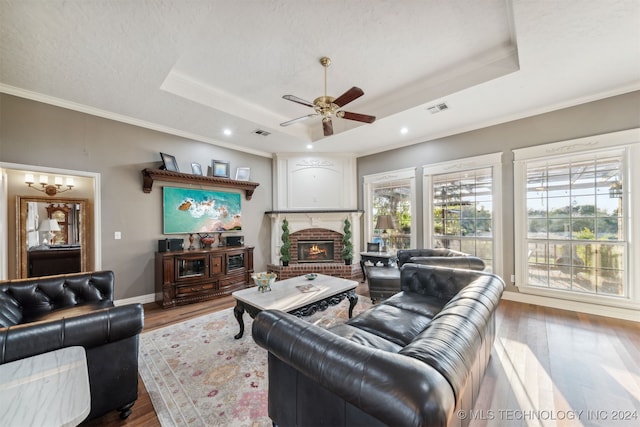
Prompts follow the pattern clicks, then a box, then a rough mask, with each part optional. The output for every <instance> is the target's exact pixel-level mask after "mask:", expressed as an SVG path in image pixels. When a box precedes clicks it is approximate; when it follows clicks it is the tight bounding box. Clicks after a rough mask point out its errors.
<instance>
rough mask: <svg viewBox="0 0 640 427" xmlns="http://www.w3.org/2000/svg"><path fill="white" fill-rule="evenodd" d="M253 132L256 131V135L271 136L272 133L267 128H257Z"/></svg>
mask: <svg viewBox="0 0 640 427" xmlns="http://www.w3.org/2000/svg"><path fill="white" fill-rule="evenodd" d="M253 133H255V134H256V135H260V136H269V135H271V132H267V131H266V130H262V129H256V130H254V131H253Z"/></svg>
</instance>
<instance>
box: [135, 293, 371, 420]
mask: <svg viewBox="0 0 640 427" xmlns="http://www.w3.org/2000/svg"><path fill="white" fill-rule="evenodd" d="M348 307H349V302H348V301H347V300H345V301H342V302H341V303H340V304H338V305H336V306H332V307H329V308H328V309H327V310H325V311H321V312H317V313H315V314H314V315H312V316H309V317H305V318H303V319H304V320H306V321H308V322H312V323H315V324H318V325H320V326H322V327H329V326H331V325H332V324H336V323H341V322H344V321H346V320H347V317H348ZM369 307H371V302H370V300H369V299H368V298H366V297H362V296H359V301H358V304H357V305H356V307H355V309H354V316H355V315H356V314H357V313H359V312H362V311H364V310H366V309H367V308H369ZM244 321H245V334H244V336H243V337H242V338H241V339H239V340H236V339H234V338H233V336H234V335H235V334H236V333H237V332H238V323H237V321H236V319H235V317H234V316H233V309H231V308H229V309H226V310H222V311H219V312H216V313H212V314H208V315H205V316H201V317H197V318H194V319H190V320H187V321H185V322H181V323H177V324H174V325H171V326H167V327H164V328H161V329H156V330H153V331H150V332H145V333H143V334H142V335H141V339H140V356H139V362H140V363H139V370H140V376H141V377H142V381H143V382H144V385H145V387H146V389H147V391H148V392H149V396H150V397H151V402H152V403H153V407H154V409H155V411H156V413H157V415H158V419H159V420H160V424H161V425H162V426H163V427H173V426H178V427H180V426H238V427H244V426H252V427H258V426H271V420H270V419H269V417H268V416H267V390H268V378H267V351H266V350H264V349H263V348H262V347H259V346H258V345H256V344H255V343H254V342H253V339H252V337H251V325H252V320H251V318H250V317H249V316H248V315H247V314H245V315H244Z"/></svg>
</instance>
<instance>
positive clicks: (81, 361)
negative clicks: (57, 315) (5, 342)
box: [0, 346, 91, 427]
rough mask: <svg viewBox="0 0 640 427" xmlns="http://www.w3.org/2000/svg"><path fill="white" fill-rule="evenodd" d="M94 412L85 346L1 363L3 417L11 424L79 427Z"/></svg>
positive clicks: (0, 380)
mask: <svg viewBox="0 0 640 427" xmlns="http://www.w3.org/2000/svg"><path fill="white" fill-rule="evenodd" d="M90 411H91V392H90V389H89V374H88V372H87V358H86V354H85V351H84V348H83V347H79V346H74V347H65V348H61V349H59V350H55V351H51V352H49V353H43V354H38V355H35V356H32V357H27V358H25V359H20V360H16V361H14V362H9V363H5V364H3V365H0V420H2V425H7V426H45V425H46V426H65V427H66V426H77V425H78V424H80V422H82V421H83V420H84V419H85V418H86V417H87V415H89V412H90Z"/></svg>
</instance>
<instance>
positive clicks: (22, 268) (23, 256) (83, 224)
mask: <svg viewBox="0 0 640 427" xmlns="http://www.w3.org/2000/svg"><path fill="white" fill-rule="evenodd" d="M28 202H36V203H47V204H50V203H74V204H78V205H80V215H79V216H78V217H79V221H80V224H79V230H78V231H79V232H80V270H81V271H87V208H88V199H73V198H68V199H67V198H65V199H52V198H48V199H46V198H44V197H24V196H16V230H18V232H17V233H16V248H18V249H19V250H18V256H17V257H16V260H17V264H18V265H17V271H18V273H19V277H20V278H26V277H27V276H28V271H27V247H26V244H25V242H26V241H27V227H26V223H27V203H28Z"/></svg>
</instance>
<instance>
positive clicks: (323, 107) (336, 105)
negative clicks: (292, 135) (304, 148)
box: [280, 56, 376, 136]
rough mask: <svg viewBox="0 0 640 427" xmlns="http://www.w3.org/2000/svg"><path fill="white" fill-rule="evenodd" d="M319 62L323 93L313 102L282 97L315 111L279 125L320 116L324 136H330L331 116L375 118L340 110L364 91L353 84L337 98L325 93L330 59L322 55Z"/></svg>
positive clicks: (331, 128)
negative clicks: (322, 68)
mask: <svg viewBox="0 0 640 427" xmlns="http://www.w3.org/2000/svg"><path fill="white" fill-rule="evenodd" d="M320 64H321V65H322V66H323V67H324V95H322V96H319V97H317V98H316V99H314V100H313V103H311V102H309V101H305V100H304V99H301V98H298V97H297V96H294V95H284V96H283V98H284V99H286V100H288V101H292V102H295V103H297V104H302V105H305V106H307V107H311V108H313V110H314V111H315V113H314V114H308V115H306V116H302V117H298V118H296V119H292V120H288V121H286V122H283V123H280V126H289V125H292V124H294V123H298V122H299V121H302V120H305V119H307V118H310V117H315V116H321V117H322V130H323V131H324V136H330V135H333V123H332V122H331V117H332V116H333V117H338V118H341V119H347V120H354V121H358V122H363V123H373V122H374V121H375V120H376V118H375V116H370V115H367V114H359V113H350V112H348V111H343V110H341V108H342V107H343V106H345V105H347V104H348V103H350V102H351V101H354V100H355V99H357V98H359V97H361V96H362V95H364V91H363V90H362V89H360V88H359V87H356V86H353V87H352V88H351V89H349V90H347V91H346V92H345V93H343V94H342V95H340V96H339V97H337V98H334V97H332V96H328V95H327V68H328V67H329V65H331V59H330V58H328V57H326V56H323V57H322V58H320Z"/></svg>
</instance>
